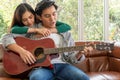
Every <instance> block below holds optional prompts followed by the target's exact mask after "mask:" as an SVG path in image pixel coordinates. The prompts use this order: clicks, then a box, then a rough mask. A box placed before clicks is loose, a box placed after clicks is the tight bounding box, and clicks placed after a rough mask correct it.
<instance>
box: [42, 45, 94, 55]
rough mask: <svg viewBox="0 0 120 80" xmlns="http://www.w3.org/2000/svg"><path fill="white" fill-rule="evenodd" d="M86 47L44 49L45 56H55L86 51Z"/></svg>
mask: <svg viewBox="0 0 120 80" xmlns="http://www.w3.org/2000/svg"><path fill="white" fill-rule="evenodd" d="M94 46H95V45H94ZM84 47H85V46H71V47H61V48H46V49H44V54H55V53H63V52H72V51H82V50H84Z"/></svg>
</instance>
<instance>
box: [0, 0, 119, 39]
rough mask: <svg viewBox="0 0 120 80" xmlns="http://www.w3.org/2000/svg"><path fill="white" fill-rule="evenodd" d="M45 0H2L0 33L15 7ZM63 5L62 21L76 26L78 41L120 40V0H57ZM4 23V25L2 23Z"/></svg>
mask: <svg viewBox="0 0 120 80" xmlns="http://www.w3.org/2000/svg"><path fill="white" fill-rule="evenodd" d="M39 1H41V0H19V1H16V0H2V1H1V2H0V9H1V10H0V30H1V31H0V36H1V35H2V34H3V33H5V32H6V31H5V32H3V31H4V30H6V28H7V27H8V26H9V25H10V23H11V20H12V16H13V12H14V9H15V8H16V6H17V5H18V4H19V3H21V2H27V3H29V4H31V5H32V7H33V8H34V7H35V5H36V4H37V3H38V2H39ZM54 1H56V3H57V5H58V6H59V10H58V15H59V16H58V20H59V21H62V22H65V23H67V24H69V25H70V26H71V27H72V30H71V33H72V35H73V38H74V39H75V40H76V41H78V40H105V41H108V40H110V41H111V40H117V41H118V40H120V34H119V32H120V5H119V4H120V1H119V0H54ZM1 23H2V24H1Z"/></svg>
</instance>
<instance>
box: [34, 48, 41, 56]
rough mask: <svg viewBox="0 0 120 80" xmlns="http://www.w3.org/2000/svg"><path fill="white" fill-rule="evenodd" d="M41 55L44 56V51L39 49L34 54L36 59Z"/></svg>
mask: <svg viewBox="0 0 120 80" xmlns="http://www.w3.org/2000/svg"><path fill="white" fill-rule="evenodd" d="M41 54H43V49H42V48H37V49H36V50H35V52H34V55H35V56H36V57H38V56H40V55H41Z"/></svg>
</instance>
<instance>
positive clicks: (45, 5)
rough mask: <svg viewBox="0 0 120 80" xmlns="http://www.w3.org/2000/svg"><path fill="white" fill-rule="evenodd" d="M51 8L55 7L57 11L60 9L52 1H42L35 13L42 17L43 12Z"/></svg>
mask: <svg viewBox="0 0 120 80" xmlns="http://www.w3.org/2000/svg"><path fill="white" fill-rule="evenodd" d="M51 6H54V7H55V9H56V10H57V9H58V6H57V5H56V4H55V2H54V1H51V0H42V1H41V2H39V3H38V4H37V5H36V8H35V13H36V14H37V15H39V16H41V14H42V12H43V10H45V9H46V8H49V7H51Z"/></svg>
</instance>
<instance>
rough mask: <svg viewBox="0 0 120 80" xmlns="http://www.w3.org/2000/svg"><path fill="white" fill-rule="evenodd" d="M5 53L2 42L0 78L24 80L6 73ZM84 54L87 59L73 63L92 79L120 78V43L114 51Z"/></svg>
mask: <svg viewBox="0 0 120 80" xmlns="http://www.w3.org/2000/svg"><path fill="white" fill-rule="evenodd" d="M89 42H91V41H89ZM89 42H83V41H79V42H76V46H78V45H85V44H86V43H89ZM102 43H106V42H102ZM94 44H101V42H100V41H96V42H95V41H94ZM3 53H4V51H3V47H2V45H1V44H0V80H24V78H17V77H13V76H10V75H9V74H7V73H6V71H5V70H4V67H3V63H2V58H3ZM84 54H85V56H86V59H85V60H84V61H83V62H81V63H79V64H73V65H74V66H76V67H78V68H80V69H81V70H83V71H84V72H85V73H86V74H87V75H88V76H89V77H90V80H120V45H119V44H115V45H114V47H113V50H112V51H106V50H96V49H94V50H93V51H91V52H87V53H84Z"/></svg>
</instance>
